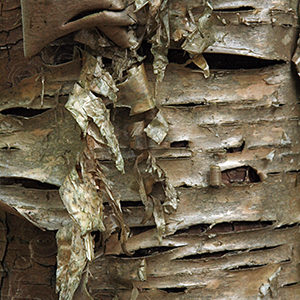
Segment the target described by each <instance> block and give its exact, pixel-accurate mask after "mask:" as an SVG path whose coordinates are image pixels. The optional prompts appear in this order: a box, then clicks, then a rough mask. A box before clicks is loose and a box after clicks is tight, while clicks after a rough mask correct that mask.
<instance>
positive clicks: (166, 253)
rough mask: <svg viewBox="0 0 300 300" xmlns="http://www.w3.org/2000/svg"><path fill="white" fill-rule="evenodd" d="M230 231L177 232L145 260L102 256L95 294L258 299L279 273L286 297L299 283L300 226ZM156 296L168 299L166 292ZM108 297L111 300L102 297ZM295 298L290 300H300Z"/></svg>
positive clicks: (92, 282) (95, 268) (98, 261)
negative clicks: (142, 274) (141, 272)
mask: <svg viewBox="0 0 300 300" xmlns="http://www.w3.org/2000/svg"><path fill="white" fill-rule="evenodd" d="M236 229H238V228H236ZM219 230H220V228H219ZM227 230H228V229H227ZM229 230H230V231H229V232H218V231H214V232H211V233H210V231H209V230H208V231H207V232H201V230H198V232H197V231H196V230H194V231H186V232H185V233H181V234H176V235H173V236H172V237H170V238H166V239H164V242H165V244H163V245H164V246H165V248H164V250H158V248H157V250H156V251H155V250H152V249H155V248H151V247H149V248H148V251H149V254H148V255H145V253H147V252H146V251H145V252H144V255H143V256H142V257H137V258H131V259H128V258H121V257H115V256H112V257H100V258H98V259H96V260H95V262H94V263H93V264H92V265H91V266H90V271H91V273H92V275H93V277H91V279H90V281H89V288H90V291H91V292H92V293H93V294H94V295H97V297H99V298H101V299H111V298H109V296H110V297H112V295H113V294H114V293H117V294H118V295H120V299H126V297H125V296H122V295H124V290H126V289H127V290H128V289H130V288H132V286H135V287H137V288H139V289H143V288H144V289H167V288H170V291H169V292H170V293H166V296H167V297H170V298H167V299H171V297H172V296H173V297H175V299H199V298H198V297H200V298H201V299H224V297H225V299H257V297H259V294H260V292H259V290H260V287H261V286H262V285H263V284H264V283H268V278H270V277H271V275H272V274H274V273H275V272H276V271H278V270H280V271H279V272H278V275H277V278H276V283H275V286H273V287H272V289H273V290H277V292H278V293H279V294H284V293H286V289H287V286H288V285H291V284H293V283H296V282H299V272H298V267H297V261H298V259H299V244H297V240H298V239H299V227H298V226H294V227H291V228H286V229H277V230H272V228H271V227H270V228H268V227H266V228H262V229H255V230H253V229H252V230H248V231H247V230H246V227H244V228H243V229H242V230H241V231H239V230H236V231H235V230H234V229H233V228H231V229H229ZM140 241H141V240H140ZM292 245H293V246H292ZM168 247H169V249H170V250H168ZM173 247H175V248H174V249H173ZM150 251H151V252H150ZM141 264H145V266H146V267H145V269H146V271H145V273H146V275H145V276H146V278H147V280H146V281H142V280H141V278H140V277H139V269H140V265H141ZM225 278H226V279H225ZM295 287H297V285H295ZM172 288H174V290H173V293H172ZM176 288H177V289H178V290H177V293H175V292H176ZM109 290H110V291H109ZM153 292H154V291H151V290H150V291H145V292H142V294H141V295H140V297H139V298H138V299H144V298H143V297H146V295H147V294H148V293H149V296H150V299H154V298H152V297H153V295H151V293H153ZM156 292H157V293H158V294H161V295H164V292H163V291H162V290H160V291H159V290H157V291H156ZM144 293H145V294H144ZM105 294H106V295H107V296H108V297H107V298H105V297H103V296H104V295H105ZM295 296H296V294H295V295H293V296H292V298H291V299H296V298H295ZM102 297H103V298H102ZM122 297H124V298H122ZM275 299H276V297H275ZM278 299H281V298H278ZM283 299H285V298H283Z"/></svg>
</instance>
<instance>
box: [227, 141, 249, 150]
mask: <svg viewBox="0 0 300 300" xmlns="http://www.w3.org/2000/svg"><path fill="white" fill-rule="evenodd" d="M244 148H245V141H243V142H242V144H241V145H240V146H238V147H229V148H225V150H226V153H235V152H242V151H243V150H244Z"/></svg>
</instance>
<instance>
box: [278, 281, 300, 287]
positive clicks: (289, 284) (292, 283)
mask: <svg viewBox="0 0 300 300" xmlns="http://www.w3.org/2000/svg"><path fill="white" fill-rule="evenodd" d="M299 283H300V282H299V281H296V282H291V283H287V284H284V285H283V286H282V287H287V286H293V285H297V284H299Z"/></svg>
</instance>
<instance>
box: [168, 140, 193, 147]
mask: <svg viewBox="0 0 300 300" xmlns="http://www.w3.org/2000/svg"><path fill="white" fill-rule="evenodd" d="M170 147H171V148H188V147H189V141H175V142H172V143H170Z"/></svg>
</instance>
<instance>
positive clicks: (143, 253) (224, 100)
mask: <svg viewBox="0 0 300 300" xmlns="http://www.w3.org/2000/svg"><path fill="white" fill-rule="evenodd" d="M91 2H93V1H91ZM97 3H98V2H97ZM116 3H117V2H116ZM95 5H96V4H95ZM97 5H98V4H97ZM97 5H96V6H95V7H94V6H93V9H94V8H98V6H97ZM170 5H171V8H172V9H173V14H171V16H170V24H171V34H173V35H175V34H178V32H180V30H183V28H184V24H183V23H181V22H179V21H178V20H183V19H184V17H185V16H186V15H187V13H188V12H187V10H186V5H187V7H189V5H190V8H191V9H192V10H191V11H192V14H193V15H194V17H195V18H197V16H199V15H200V13H201V11H200V10H199V7H197V5H196V4H195V2H194V1H175V0H174V1H170ZM297 5H298V1H294V0H293V1H285V0H279V1H276V2H274V1H273V2H270V1H254V0H253V1H249V0H247V1H246V0H245V1H225V0H222V1H217V0H216V1H213V6H214V10H215V11H214V14H213V18H214V19H215V22H216V26H217V32H218V39H217V41H216V43H214V44H213V45H212V46H210V47H209V48H208V49H207V51H206V52H207V53H214V54H217V53H223V54H224V53H225V54H238V55H245V56H248V57H249V56H251V57H254V58H256V60H252V62H255V64H257V65H256V68H251V69H240V68H239V69H233V67H232V66H233V65H234V60H232V61H229V63H226V64H225V63H223V66H224V65H226V67H227V69H216V70H211V77H210V78H208V79H204V78H203V76H202V74H200V73H199V72H198V70H195V69H192V68H188V67H183V65H179V64H178V63H172V64H170V65H169V66H168V69H167V72H166V75H165V78H164V81H163V82H162V83H161V84H160V85H159V87H158V91H157V97H156V102H157V105H158V106H159V107H160V111H161V113H162V114H163V115H164V117H165V118H166V120H167V122H168V124H169V132H168V135H167V137H166V138H165V139H164V141H163V142H162V144H160V145H157V144H156V143H154V142H153V141H150V140H149V150H150V152H151V153H152V155H153V156H154V157H155V158H156V159H157V162H158V164H159V166H160V167H161V168H162V169H163V170H164V172H165V173H166V176H167V177H168V178H169V180H170V182H171V183H172V184H173V185H174V186H175V188H176V190H177V191H178V195H179V200H180V201H179V204H178V208H177V210H176V211H175V212H174V213H172V214H170V215H166V233H165V237H164V238H163V239H162V242H161V243H160V242H159V239H158V238H157V231H156V228H155V222H154V219H153V218H150V219H149V220H147V222H145V223H142V220H143V218H144V207H143V206H142V203H141V200H140V195H139V193H138V186H137V183H136V178H135V174H134V170H133V168H134V161H135V158H136V153H134V152H133V151H132V149H131V148H130V146H131V145H130V134H129V132H130V128H132V125H133V123H134V122H137V121H139V120H140V119H143V116H142V117H141V118H140V119H139V116H138V117H136V116H131V115H130V110H129V109H128V108H126V103H124V102H125V101H124V99H125V98H126V97H124V93H127V94H128V87H126V88H127V90H126V88H124V90H122V86H124V85H125V86H126V83H125V84H122V85H120V89H121V91H120V94H119V96H120V97H122V95H123V101H120V102H119V106H121V107H117V108H116V109H115V110H114V113H113V117H114V119H113V120H114V121H113V123H114V126H115V131H116V134H117V136H118V139H119V142H120V146H121V150H122V154H123V157H124V159H125V167H126V173H125V175H121V174H120V173H118V172H117V170H116V169H115V168H114V166H113V165H114V163H113V162H112V161H111V155H110V154H109V153H108V151H107V150H104V149H103V150H101V149H100V150H98V151H97V157H98V159H99V161H100V162H101V163H102V165H103V166H107V167H108V168H107V171H105V173H106V174H105V175H106V176H107V177H108V178H109V179H110V180H111V181H112V182H113V185H114V193H116V194H117V195H119V197H120V199H121V204H122V209H123V212H124V218H125V222H126V223H127V224H128V226H129V227H130V228H131V231H132V234H131V236H130V237H129V239H128V241H127V244H126V247H127V250H128V251H130V252H132V253H133V256H127V255H126V254H124V252H123V249H122V247H121V245H120V242H119V241H118V236H117V235H118V234H117V233H115V234H113V235H112V236H111V237H110V238H109V239H108V241H107V243H106V245H105V249H104V250H103V249H101V251H100V250H99V249H98V248H96V249H97V250H99V252H97V253H96V257H97V258H96V259H95V260H94V261H93V262H92V263H90V265H89V266H88V272H87V273H86V274H88V275H92V276H88V283H87V288H88V290H89V291H90V293H91V295H92V296H93V297H94V299H116V298H114V297H118V298H117V299H130V297H131V295H132V294H134V292H137V293H138V296H137V299H164V298H165V299H202V298H203V299H224V298H225V299H258V297H260V298H259V299H269V298H271V299H272V298H274V299H298V295H299V293H300V284H299V282H300V278H299V276H300V271H299V256H300V248H299V230H300V227H299V222H300V198H299V192H300V190H299V186H300V185H299V180H300V177H299V169H300V168H299V154H300V149H299V103H298V102H299V100H298V94H299V90H298V86H297V85H298V84H299V81H298V78H297V76H296V74H295V72H294V71H293V67H292V66H291V63H292V62H291V61H292V57H293V62H294V63H295V64H296V67H298V68H299V63H298V60H299V59H298V58H299V47H298V48H296V40H297V22H298V12H297ZM194 6H195V7H194ZM75 8H76V9H77V7H75ZM69 9H70V10H71V11H72V13H71V14H70V16H71V15H72V17H73V15H74V11H73V10H74V7H69ZM76 9H75V11H76ZM122 9H123V8H122ZM76 13H77V12H76ZM178 15H179V16H180V18H177V17H176V16H178ZM63 17H65V16H61V17H60V20H59V21H61V18H63ZM67 19H69V17H68V18H67ZM54 21H57V20H54ZM222 22H223V23H222ZM52 34H53V36H52V38H51V39H54V38H55V37H58V36H56V35H57V32H55V31H54V30H53V32H52ZM59 36H60V34H59ZM53 37H54V38H53ZM22 38H23V37H22V28H21V11H20V4H19V2H18V1H6V2H4V3H3V4H1V22H0V72H1V74H2V75H3V76H0V91H1V93H0V112H1V114H0V154H1V155H0V202H1V205H2V206H3V207H5V208H7V207H10V212H14V213H15V214H17V215H19V216H20V215H22V216H23V217H25V218H27V219H28V220H30V221H31V222H33V223H34V224H36V225H37V226H39V227H41V228H45V229H49V230H57V229H59V228H61V227H62V226H63V225H66V224H68V223H70V221H71V220H70V217H69V216H68V214H67V212H66V210H65V208H64V206H63V204H62V201H61V199H60V197H59V193H58V188H59V186H60V185H61V184H62V182H63V180H64V178H65V176H66V175H67V174H68V172H69V170H70V168H71V167H72V166H73V165H74V162H75V159H76V153H77V152H78V151H79V150H80V149H81V147H82V146H81V138H80V130H79V128H78V126H77V125H76V122H75V120H73V119H72V117H71V115H70V114H69V113H68V112H67V111H66V110H65V109H64V108H63V105H64V104H65V102H66V99H67V96H68V94H69V93H70V92H71V90H72V88H73V84H74V82H76V81H77V80H78V77H79V73H80V68H81V62H80V59H79V58H77V57H75V58H74V59H73V60H71V57H70V56H69V54H70V53H69V51H68V49H69V48H70V47H71V49H72V48H73V44H74V43H73V41H72V39H69V38H70V37H67V38H65V39H63V40H60V41H55V42H54V43H52V44H51V45H50V46H49V47H47V48H46V49H44V50H43V52H41V53H39V54H37V55H36V56H34V57H32V58H30V59H25V58H24V55H23V48H22V42H23V41H22ZM45 45H46V44H45ZM39 46H41V45H39ZM42 46H44V44H43V45H42ZM171 46H172V47H173V48H174V49H176V48H178V47H179V45H178V44H177V43H175V42H174V43H172V45H171ZM298 46H299V45H298ZM295 48H296V51H295V53H294V49H295ZM71 53H72V51H71ZM66 57H67V59H66ZM214 57H216V56H212V58H214ZM177 59H178V60H180V59H181V54H180V53H179V52H177V54H176V55H175V59H174V60H177ZM216 59H217V58H216ZM226 59H227V56H222V60H223V61H225V60H226ZM228 59H229V58H228ZM231 59H232V58H231ZM259 59H265V60H269V61H267V62H266V61H264V60H261V61H260V60H259ZM43 60H46V61H47V62H51V63H55V64H57V65H55V66H47V65H44V64H43ZM66 60H69V62H68V63H63V64H60V63H61V62H65V61H66ZM271 60H274V61H271ZM275 61H277V63H275ZM283 61H284V63H283ZM231 64H232V66H231ZM221 65H222V62H221ZM262 65H264V66H265V67H262ZM266 65H268V66H266ZM228 66H229V67H228ZM146 73H147V77H148V79H149V83H150V89H149V91H150V90H151V91H152V90H153V89H154V81H155V78H154V76H153V75H152V69H151V66H150V65H146ZM129 90H130V89H129ZM149 91H147V92H149ZM141 92H143V90H142V91H141ZM122 93H123V94H122ZM131 93H132V91H131ZM149 93H150V92H149ZM127 96H128V95H127ZM128 97H129V96H128ZM146 98H147V97H146ZM147 99H148V98H147ZM126 100H127V99H126ZM124 106H125V107H124ZM215 165H217V166H219V167H220V170H221V172H222V174H221V178H222V183H221V184H220V186H219V187H218V188H216V187H212V186H210V181H209V175H210V167H211V166H215ZM142 167H143V166H142V165H141V168H142ZM153 194H155V196H156V197H158V198H159V199H163V193H162V190H161V187H160V186H159V185H155V186H154V189H153ZM105 205H106V204H105ZM104 214H105V216H106V224H108V223H109V221H110V220H109V217H110V209H109V207H105V211H104ZM107 220H108V221H107ZM98 245H99V241H96V246H98ZM103 252H104V253H103ZM55 255H56V245H55V241H54V233H53V232H48V231H46V232H41V231H40V229H37V228H36V227H34V226H33V225H31V224H29V223H28V222H27V221H25V220H24V219H21V218H19V217H17V216H12V215H10V214H5V213H3V212H0V262H1V265H0V277H1V276H2V281H0V283H2V285H0V293H1V299H14V298H15V299H18V298H19V299H20V298H26V297H27V298H29V299H33V298H35V297H37V298H38V297H39V298H41V299H56V298H57V295H55V293H54V284H53V280H54V276H55V274H54V273H55ZM97 255H98V256H97ZM83 286H84V285H83V283H82V286H81V288H82V289H84V287H83ZM136 289H137V290H136ZM78 294H80V291H78ZM77 297H79V299H83V298H82V297H83V296H80V295H79V296H78V295H77ZM80 297H81V298H80Z"/></svg>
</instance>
